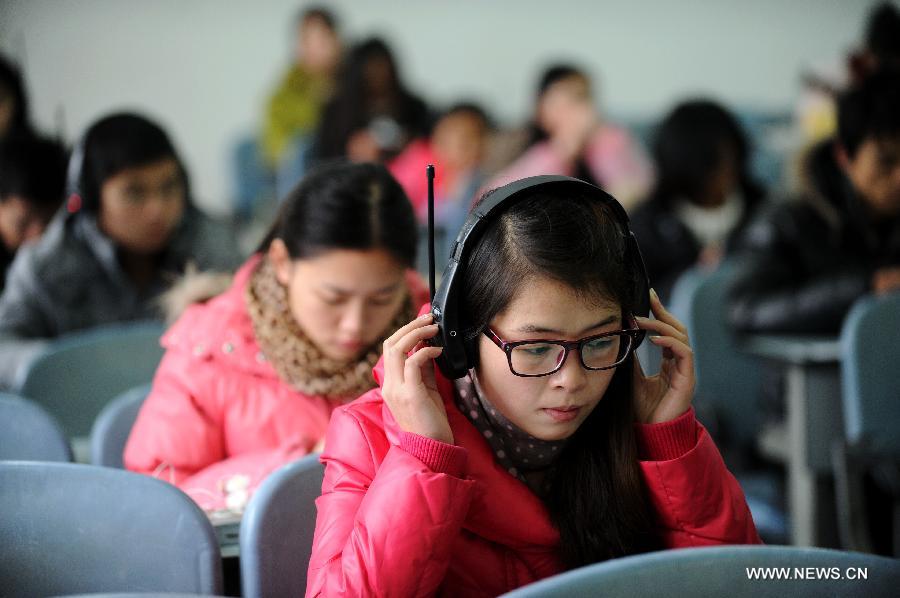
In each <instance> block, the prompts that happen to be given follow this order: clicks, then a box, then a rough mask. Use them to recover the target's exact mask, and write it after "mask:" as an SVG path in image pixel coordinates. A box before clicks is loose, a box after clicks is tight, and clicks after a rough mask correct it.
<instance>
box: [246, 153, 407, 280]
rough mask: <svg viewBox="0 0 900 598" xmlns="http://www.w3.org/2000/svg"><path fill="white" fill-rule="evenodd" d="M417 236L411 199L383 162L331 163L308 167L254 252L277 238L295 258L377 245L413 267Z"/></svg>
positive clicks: (262, 249)
mask: <svg viewBox="0 0 900 598" xmlns="http://www.w3.org/2000/svg"><path fill="white" fill-rule="evenodd" d="M417 235H418V228H417V225H416V218H415V214H414V213H413V208H412V205H411V204H410V202H409V198H407V196H406V193H404V191H403V188H402V187H400V184H399V183H398V182H397V181H396V180H395V179H394V177H392V176H391V174H390V173H389V172H388V171H387V169H386V168H385V167H384V166H381V165H379V164H370V163H365V164H350V163H347V162H334V163H329V164H324V165H321V166H319V167H317V168H315V169H314V170H312V171H311V172H310V173H309V174H308V175H307V176H306V177H305V178H304V179H303V180H302V181H301V182H300V183H299V184H298V185H297V186H296V187H295V188H294V189H293V190H292V191H291V192H290V193H288V195H287V196H286V197H285V198H284V202H283V203H282V206H281V210H280V212H279V214H278V217H277V218H276V220H275V223H274V224H273V225H272V228H271V229H270V230H269V232H268V234H267V235H266V236H265V238H264V239H263V241H262V243H260V246H259V248H258V249H257V251H260V252H263V251H266V250H267V249H268V248H269V245H271V243H272V241H274V240H275V239H281V240H282V241H283V242H284V244H285V245H286V246H287V250H288V254H289V255H290V256H291V259H295V260H297V259H303V258H308V257H315V256H316V255H319V254H320V253H322V252H325V251H328V250H331V249H362V250H364V249H374V248H381V249H385V250H387V251H388V252H389V253H390V254H391V255H392V256H394V257H395V258H396V259H397V260H398V261H399V262H400V263H401V264H403V265H404V266H406V267H408V268H412V267H413V266H414V264H415V261H416V244H417Z"/></svg>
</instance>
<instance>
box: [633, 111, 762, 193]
mask: <svg viewBox="0 0 900 598" xmlns="http://www.w3.org/2000/svg"><path fill="white" fill-rule="evenodd" d="M652 151H653V158H654V160H655V161H656V168H657V180H656V186H655V187H654V190H653V191H652V192H651V194H650V195H651V198H652V200H653V201H658V202H660V203H662V204H668V203H669V202H671V201H672V200H673V199H675V198H688V199H690V200H697V199H698V198H699V197H701V196H702V194H703V192H704V188H705V185H706V184H707V182H708V181H709V180H710V178H711V177H712V176H713V175H714V174H715V173H716V171H717V170H718V169H719V168H721V166H722V163H723V160H725V159H726V157H727V156H728V155H729V152H730V154H731V156H732V157H733V159H734V161H735V166H736V168H737V174H738V186H739V187H740V189H741V192H742V194H743V196H744V199H745V200H746V201H748V202H749V203H755V202H756V200H758V199H761V198H762V196H763V194H764V191H763V189H762V187H761V186H760V185H759V183H757V182H756V181H755V180H754V178H753V176H752V174H751V172H750V164H749V160H750V143H749V142H748V140H747V136H746V135H745V134H744V131H743V129H742V128H741V126H740V124H739V123H738V121H737V119H736V118H735V117H734V116H733V115H732V114H731V113H730V112H728V110H726V109H725V108H724V107H722V106H721V105H719V104H718V103H716V102H714V101H712V100H707V99H695V100H689V101H685V102H682V103H681V104H679V105H677V106H676V107H675V108H674V109H673V110H672V111H671V112H670V113H669V114H668V115H667V116H666V117H665V118H664V119H663V121H662V123H660V125H659V128H658V130H657V132H656V135H655V138H654V142H653V148H652Z"/></svg>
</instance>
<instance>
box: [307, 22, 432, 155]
mask: <svg viewBox="0 0 900 598" xmlns="http://www.w3.org/2000/svg"><path fill="white" fill-rule="evenodd" d="M376 62H381V63H382V64H384V65H385V67H386V69H387V79H388V81H387V86H388V89H387V90H386V94H385V95H386V96H387V98H388V104H389V105H388V106H387V110H388V112H389V114H384V116H390V117H391V118H393V119H394V120H395V121H396V122H397V123H398V124H399V125H400V126H401V127H402V128H404V129H406V133H408V134H410V135H411V136H422V135H425V134H426V133H427V131H428V126H429V115H428V109H427V107H426V106H425V104H424V103H423V102H422V101H421V100H420V99H419V98H417V97H416V96H414V95H413V94H412V93H411V92H410V91H409V90H408V89H407V88H406V86H405V85H404V84H403V81H402V79H401V77H400V74H399V70H398V67H397V62H396V60H395V59H394V55H393V53H392V52H391V49H390V48H389V47H388V45H387V43H385V42H384V40H382V39H380V38H377V37H373V38H369V39H367V40H364V41H362V42H360V43H359V44H357V45H355V46H353V47H352V48H351V49H350V51H349V52H348V53H347V56H346V57H345V59H344V62H343V63H342V65H341V68H340V70H339V73H338V80H337V89H336V90H335V93H334V96H332V98H331V100H329V102H328V103H327V104H326V105H325V107H324V108H323V110H322V119H321V121H320V123H319V127H318V130H317V131H316V138H315V141H314V144H313V154H314V156H313V158H314V159H315V160H329V159H334V158H341V157H344V156H345V155H346V146H347V141H348V139H350V136H351V135H352V134H353V133H354V132H355V131H358V130H360V129H364V128H366V126H368V124H369V121H370V120H371V119H372V118H373V117H374V116H377V114H375V109H374V107H373V106H372V99H373V96H372V90H371V89H370V88H369V85H370V78H371V73H370V70H371V65H372V64H375V63H376Z"/></svg>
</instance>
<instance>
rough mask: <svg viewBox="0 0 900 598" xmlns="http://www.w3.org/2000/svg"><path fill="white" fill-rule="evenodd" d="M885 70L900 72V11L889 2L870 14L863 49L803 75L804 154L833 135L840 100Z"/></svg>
mask: <svg viewBox="0 0 900 598" xmlns="http://www.w3.org/2000/svg"><path fill="white" fill-rule="evenodd" d="M882 67H886V68H893V69H897V68H900V10H898V9H897V6H896V5H895V4H894V3H893V2H890V1H887V2H882V3H880V4H877V5H875V7H874V8H872V10H871V11H870V12H869V16H868V19H867V20H866V25H865V30H864V32H863V40H862V44H861V47H860V48H858V49H856V50H854V51H853V52H850V53H849V54H847V55H846V58H845V59H843V60H841V61H840V62H839V64H835V65H828V64H825V65H823V66H820V67H818V68H816V69H810V70H809V71H808V72H806V73H804V76H803V85H804V88H803V90H802V93H801V96H800V99H799V101H798V102H797V106H796V108H795V116H796V121H797V124H798V128H799V133H800V135H801V143H802V144H803V146H802V148H801V149H802V150H803V151H806V150H808V149H809V148H810V147H811V146H813V145H815V144H816V143H817V142H819V141H822V140H823V139H828V138H830V137H832V136H833V135H834V133H835V130H836V128H837V106H836V98H837V96H838V95H839V94H840V93H841V92H842V91H844V90H846V89H847V88H848V87H850V86H852V85H855V84H858V83H859V82H861V81H862V80H863V79H865V78H866V77H867V76H869V75H870V74H872V73H873V72H876V71H878V70H879V69H880V68H882Z"/></svg>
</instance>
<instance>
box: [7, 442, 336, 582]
mask: <svg viewBox="0 0 900 598" xmlns="http://www.w3.org/2000/svg"><path fill="white" fill-rule="evenodd" d="M322 475H323V468H322V465H321V464H320V463H319V461H318V458H317V455H309V456H307V457H305V458H303V459H301V460H299V461H296V462H294V463H291V464H289V465H287V466H285V467H283V468H281V469H280V470H278V471H277V472H276V473H274V474H273V475H272V476H270V477H269V478H268V479H267V480H266V481H265V483H264V484H263V485H262V486H260V488H259V489H258V491H257V492H256V493H255V494H254V496H253V498H252V500H251V501H250V503H249V505H248V506H247V509H246V511H245V513H244V517H243V519H242V520H241V528H240V549H241V559H240V565H241V581H242V592H243V595H244V596H247V597H263V596H300V595H302V594H303V593H304V591H305V588H306V565H307V563H308V562H309V557H310V553H311V550H312V537H313V532H314V529H315V520H316V510H315V499H316V497H317V496H318V495H319V489H320V488H321V485H322ZM0 512H2V513H3V514H4V515H3V516H0V537H3V538H4V541H3V542H2V543H0V587H2V594H3V595H10V596H51V595H59V594H70V593H75V592H121V591H137V590H140V591H142V592H191V593H197V594H218V593H221V592H222V589H223V586H222V584H223V579H222V561H221V554H220V550H219V543H218V540H217V538H216V532H215V530H214V529H213V526H212V524H211V523H210V521H209V519H208V518H207V516H206V514H205V513H204V512H203V511H201V510H200V508H199V507H197V505H196V504H195V503H194V502H193V501H192V500H191V499H190V498H188V497H187V496H186V495H185V494H184V493H182V492H181V491H180V490H178V489H177V488H175V487H174V486H171V485H169V484H167V483H165V482H162V481H160V480H156V479H153V478H150V477H147V476H143V475H139V474H134V473H131V472H127V471H123V470H120V469H114V468H109V467H98V466H94V465H83V464H72V463H48V462H26V461H2V462H0Z"/></svg>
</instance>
